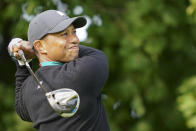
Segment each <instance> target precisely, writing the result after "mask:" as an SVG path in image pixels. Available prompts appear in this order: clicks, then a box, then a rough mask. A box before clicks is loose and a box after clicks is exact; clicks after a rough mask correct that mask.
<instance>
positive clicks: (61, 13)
mask: <svg viewBox="0 0 196 131" xmlns="http://www.w3.org/2000/svg"><path fill="white" fill-rule="evenodd" d="M56 12H57V13H58V14H59V15H61V16H64V15H65V14H64V13H63V12H60V11H56Z"/></svg>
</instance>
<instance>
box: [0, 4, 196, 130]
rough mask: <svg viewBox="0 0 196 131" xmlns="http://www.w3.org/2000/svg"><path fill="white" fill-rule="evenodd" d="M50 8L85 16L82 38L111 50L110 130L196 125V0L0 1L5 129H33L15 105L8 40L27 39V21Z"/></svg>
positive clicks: (0, 125)
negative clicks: (20, 116)
mask: <svg viewBox="0 0 196 131" xmlns="http://www.w3.org/2000/svg"><path fill="white" fill-rule="evenodd" d="M47 9H57V10H60V11H63V12H66V13H67V14H68V15H69V16H71V17H73V16H78V15H84V16H86V18H87V19H88V25H87V26H86V27H84V28H82V29H79V30H78V32H77V35H78V36H79V38H80V41H81V44H84V45H87V46H91V47H95V48H98V49H100V50H102V51H104V52H105V54H106V55H107V57H108V60H109V69H110V70H109V71H110V76H109V78H108V81H107V83H106V84H105V86H104V88H103V90H102V96H103V97H102V98H103V101H104V104H105V108H106V111H107V116H108V120H109V124H110V127H111V131H195V130H196V68H195V67H196V0H97V1H95V0H1V1H0V72H1V75H0V130H2V131H34V129H33V128H32V124H31V123H27V122H24V121H22V120H20V118H19V117H18V116H17V115H16V112H15V109H14V97H15V94H14V92H15V86H14V81H15V78H14V74H15V70H16V67H15V63H14V62H13V61H12V60H11V59H10V57H9V55H8V53H7V45H8V43H9V41H10V40H11V39H12V38H13V37H20V38H23V39H25V40H26V39H27V29H28V24H29V21H30V20H31V19H32V18H33V17H34V16H35V15H36V14H37V13H39V12H42V11H44V10H47ZM36 68H37V67H36V66H34V70H36Z"/></svg>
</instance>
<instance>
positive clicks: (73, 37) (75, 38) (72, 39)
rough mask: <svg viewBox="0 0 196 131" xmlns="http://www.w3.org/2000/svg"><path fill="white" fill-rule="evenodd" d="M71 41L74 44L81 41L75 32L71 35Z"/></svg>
mask: <svg viewBox="0 0 196 131" xmlns="http://www.w3.org/2000/svg"><path fill="white" fill-rule="evenodd" d="M70 43H72V44H78V43H79V39H78V37H77V35H75V34H73V35H71V36H70Z"/></svg>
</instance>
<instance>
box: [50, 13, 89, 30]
mask: <svg viewBox="0 0 196 131" xmlns="http://www.w3.org/2000/svg"><path fill="white" fill-rule="evenodd" d="M86 23H87V20H86V18H85V17H83V16H79V17H73V18H69V19H66V20H63V21H62V22H60V23H59V24H57V25H56V26H55V27H54V28H53V29H52V30H50V31H49V32H48V33H58V32H61V31H63V30H65V29H66V28H67V27H69V26H70V25H71V24H73V26H74V27H75V28H81V27H83V26H85V25H86Z"/></svg>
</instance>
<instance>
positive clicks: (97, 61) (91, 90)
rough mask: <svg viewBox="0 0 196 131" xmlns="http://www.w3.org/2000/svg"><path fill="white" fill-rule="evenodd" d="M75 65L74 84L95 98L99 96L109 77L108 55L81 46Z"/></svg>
mask: <svg viewBox="0 0 196 131" xmlns="http://www.w3.org/2000/svg"><path fill="white" fill-rule="evenodd" d="M75 65H76V68H77V71H76V72H77V73H76V74H75V78H74V83H78V86H80V88H82V90H84V92H85V93H88V94H90V95H93V96H96V97H97V96H99V95H100V93H101V89H102V87H103V85H104V83H105V81H106V80H107V77H108V61H107V57H106V55H105V54H104V53H103V52H102V51H100V50H97V49H94V48H91V47H87V46H80V51H79V58H78V59H76V61H75Z"/></svg>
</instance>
